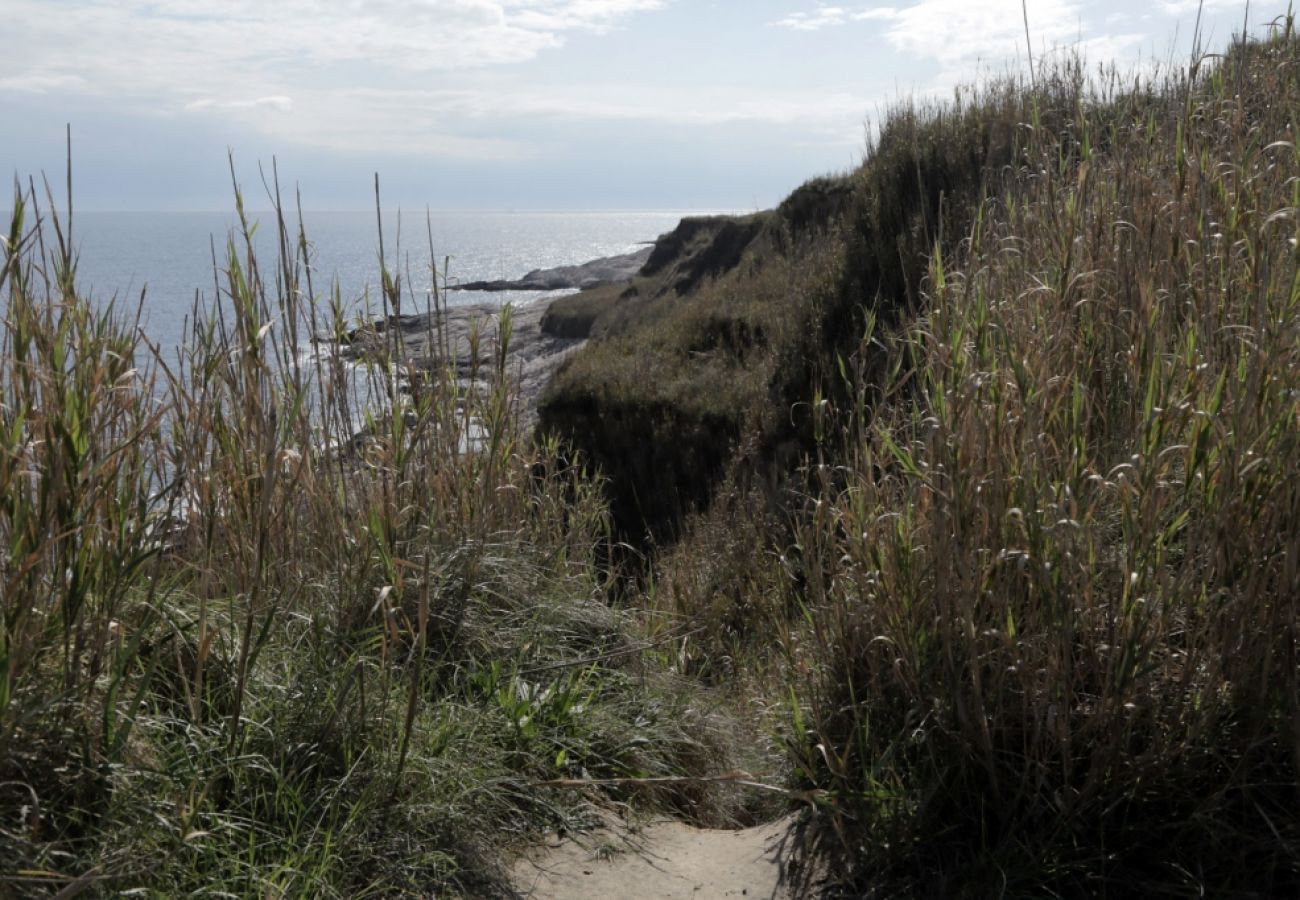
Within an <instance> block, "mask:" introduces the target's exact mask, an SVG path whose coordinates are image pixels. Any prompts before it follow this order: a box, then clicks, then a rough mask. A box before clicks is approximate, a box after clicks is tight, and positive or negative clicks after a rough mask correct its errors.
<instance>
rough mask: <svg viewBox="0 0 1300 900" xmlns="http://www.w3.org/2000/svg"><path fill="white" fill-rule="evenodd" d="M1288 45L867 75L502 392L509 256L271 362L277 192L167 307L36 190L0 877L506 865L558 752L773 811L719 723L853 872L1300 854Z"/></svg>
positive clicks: (294, 874)
mask: <svg viewBox="0 0 1300 900" xmlns="http://www.w3.org/2000/svg"><path fill="white" fill-rule="evenodd" d="M1297 72H1300V37H1297V35H1296V33H1295V30H1294V20H1293V18H1292V17H1291V16H1290V15H1287V16H1285V17H1283V18H1281V19H1279V20H1278V21H1277V22H1276V23H1275V27H1274V28H1273V29H1272V30H1270V32H1269V33H1268V34H1266V35H1262V36H1260V37H1259V39H1257V40H1247V39H1245V38H1242V39H1240V40H1238V41H1236V42H1234V43H1233V45H1232V46H1231V47H1230V48H1228V49H1227V50H1226V51H1225V52H1224V53H1222V54H1219V55H1212V54H1205V53H1202V52H1200V51H1198V52H1197V53H1196V54H1195V56H1194V58H1193V60H1192V63H1191V65H1190V66H1189V68H1188V69H1186V70H1170V71H1158V72H1148V71H1144V72H1143V73H1141V74H1140V75H1131V76H1124V75H1121V74H1118V73H1115V72H1111V71H1105V70H1100V71H1097V72H1089V71H1088V70H1086V69H1085V67H1084V64H1083V63H1082V62H1081V61H1077V60H1076V61H1064V62H1061V63H1059V64H1057V65H1056V67H1055V68H1051V67H1040V68H1039V69H1038V70H1036V71H1035V72H1034V73H1033V78H1032V81H1031V82H1029V83H1025V82H1023V81H1019V80H1011V79H1007V80H1001V81H994V82H992V83H989V84H987V85H984V86H981V87H979V88H977V89H962V90H959V91H958V92H957V93H956V94H955V95H954V96H953V97H952V98H951V99H949V100H947V101H945V102H938V101H936V102H934V103H931V104H914V103H905V104H902V105H900V106H898V107H897V108H895V109H894V110H892V111H891V112H890V113H889V115H888V116H887V118H886V121H885V122H884V123H883V124H882V127H881V130H880V134H879V138H878V139H877V140H876V141H875V142H874V144H873V146H872V147H870V148H869V152H868V154H867V157H866V159H865V161H864V163H863V164H862V166H861V167H860V168H858V169H857V170H855V171H853V172H851V173H847V174H843V175H839V176H834V177H828V178H820V179H816V180H814V181H811V182H809V183H808V184H807V185H805V186H804V187H803V188H801V189H800V190H798V191H796V192H795V193H794V194H793V195H792V196H791V197H790V198H789V199H788V200H787V201H785V203H783V204H782V205H781V206H780V207H779V208H778V209H776V210H773V211H771V212H768V213H762V214H757V215H755V216H750V217H743V218H714V219H692V220H686V221H684V222H683V223H682V225H681V226H680V227H679V228H678V229H677V230H676V231H675V232H673V233H672V234H670V235H667V236H665V237H664V238H662V239H661V240H660V242H659V243H658V245H657V247H656V249H655V252H654V254H653V256H652V258H651V262H650V264H648V265H647V267H646V268H645V269H644V270H643V271H642V273H641V274H640V275H639V276H638V277H637V278H636V279H635V280H634V281H633V282H632V284H631V285H629V286H627V287H623V288H618V289H610V288H605V289H602V290H601V291H599V292H594V293H585V294H579V295H577V296H575V297H573V298H569V299H566V300H564V301H561V302H559V303H557V304H556V305H555V306H554V307H553V308H552V311H551V313H550V314H549V315H548V326H547V327H548V328H551V329H552V330H553V331H556V332H557V333H564V334H568V335H577V334H585V335H590V336H591V338H592V340H591V341H590V342H589V343H588V345H587V346H586V347H585V348H584V350H582V351H581V352H579V353H578V354H576V355H575V356H573V357H572V358H571V359H570V360H569V362H567V363H566V364H565V366H564V368H563V369H562V370H561V371H560V373H559V375H558V376H557V378H556V380H555V382H554V383H553V384H552V386H551V388H550V390H549V392H548V393H547V395H546V397H545V398H544V400H543V403H542V407H541V410H540V425H539V427H538V431H537V433H536V434H535V435H526V434H524V433H522V432H521V431H520V430H519V428H518V427H517V425H516V419H515V415H514V410H515V406H514V401H513V398H512V394H511V389H510V385H509V379H508V377H507V376H508V373H507V372H505V371H504V367H502V366H501V365H500V362H499V361H500V359H502V358H503V357H502V355H501V353H502V348H501V343H502V342H504V341H508V339H509V338H508V335H509V328H508V320H509V313H508V312H506V313H504V314H503V317H502V322H501V328H500V331H499V333H497V334H491V335H483V336H482V338H481V339H482V343H483V347H484V348H485V353H484V363H483V365H484V366H485V367H486V371H487V376H488V377H486V378H478V379H473V380H474V381H477V382H479V383H486V384H488V385H489V386H490V387H489V389H488V390H486V391H484V390H475V391H469V390H466V389H464V388H462V387H458V384H463V383H464V382H463V381H461V382H458V381H457V379H456V378H455V377H441V375H440V373H438V372H432V373H423V374H421V373H417V372H415V371H414V369H413V367H412V365H411V364H410V363H409V361H408V360H406V359H405V358H404V357H403V351H402V346H401V343H400V341H399V340H397V339H396V338H393V341H392V345H391V346H388V345H387V344H386V343H385V341H386V338H385V337H384V334H385V333H384V332H377V333H378V334H379V338H378V339H377V340H376V342H375V343H376V346H375V347H372V348H370V350H369V351H368V356H367V360H368V362H367V365H366V366H364V367H363V368H362V369H361V370H359V374H358V373H356V372H354V371H353V370H352V369H351V368H349V366H348V365H347V364H346V363H345V362H344V360H342V359H341V358H340V357H339V356H337V355H336V354H332V353H329V352H326V353H322V354H321V355H320V356H319V358H318V359H316V360H314V361H311V362H310V364H308V363H306V362H304V360H303V359H302V358H301V356H300V355H299V353H298V348H299V347H301V346H303V345H304V343H305V340H304V336H306V335H310V334H314V333H317V332H320V331H322V330H326V331H329V330H332V331H334V332H335V333H339V334H342V333H344V332H345V331H346V328H345V327H344V323H342V322H341V321H338V317H339V315H340V313H339V312H338V311H339V310H340V309H341V307H342V305H343V304H342V299H341V298H339V297H338V296H337V291H334V292H333V296H332V298H331V297H330V294H329V293H328V292H326V294H325V297H326V300H327V301H329V302H328V303H327V304H326V305H330V306H332V307H333V311H332V312H331V314H330V316H329V317H328V318H330V319H331V320H332V321H329V322H318V321H316V318H315V317H316V315H317V313H316V312H315V311H314V309H315V306H314V305H311V304H303V305H301V306H300V305H299V302H298V300H297V299H296V298H298V297H300V296H307V297H316V296H319V294H318V292H317V291H316V290H315V286H313V285H312V284H311V283H310V282H309V280H308V271H309V270H307V269H305V268H304V267H303V256H304V253H305V239H304V238H303V236H302V235H301V234H300V233H298V230H297V229H294V228H291V227H289V226H287V225H286V222H285V218H284V216H283V215H279V216H277V217H276V221H275V223H274V225H275V226H276V228H277V232H278V234H279V238H280V240H279V253H278V256H279V259H278V261H277V263H276V265H275V266H274V270H273V271H266V272H264V271H263V270H262V269H261V268H260V265H259V261H258V260H257V259H256V256H255V254H254V253H253V252H252V248H251V240H250V239H249V237H248V235H249V232H250V231H251V227H252V226H251V225H247V224H246V225H245V228H244V230H243V233H242V234H237V235H235V236H234V238H232V241H231V244H230V246H229V248H228V253H227V255H226V259H225V263H224V265H223V268H222V273H221V274H222V278H223V279H224V281H223V289H222V301H223V302H222V305H221V307H220V310H221V312H220V314H219V315H217V316H216V317H212V316H205V315H204V314H203V311H202V310H201V309H200V310H196V319H195V326H194V328H193V332H192V335H191V339H190V340H189V341H188V343H187V350H186V352H185V354H184V356H183V358H181V359H179V360H174V361H173V360H167V359H165V358H164V357H163V355H161V354H158V353H156V352H155V351H154V350H153V348H150V347H148V346H146V345H144V344H143V343H142V339H141V338H140V337H139V336H138V332H137V330H136V329H135V328H134V327H133V323H132V322H131V321H130V318H129V316H127V315H125V314H124V311H123V309H122V308H121V307H120V305H118V306H114V305H107V304H103V303H99V304H92V303H88V302H87V298H84V297H82V296H81V295H80V294H79V293H78V291H77V287H76V277H75V274H76V273H75V255H74V254H73V252H72V251H71V249H70V248H71V247H72V238H71V234H70V231H71V227H72V214H71V212H70V211H69V212H68V213H66V214H64V215H62V216H57V215H55V214H54V213H53V211H45V212H42V211H40V210H38V209H37V206H36V199H37V195H36V192H35V191H34V190H31V189H28V190H26V191H20V192H19V193H18V195H17V197H16V208H17V212H16V214H15V218H14V224H13V226H12V227H11V229H10V234H9V236H8V238H7V241H6V244H5V257H4V259H5V262H4V268H3V270H0V291H3V292H5V296H6V298H7V299H6V307H5V316H4V323H3V328H4V331H3V335H4V337H3V340H4V347H3V350H4V363H3V365H4V368H3V370H0V392H2V393H0V442H2V443H0V504H3V505H2V506H0V537H2V538H3V545H2V546H0V579H3V580H2V581H0V587H2V588H3V591H4V594H3V612H4V616H5V620H4V633H3V644H0V663H3V665H2V666H0V810H13V811H14V812H5V813H2V814H3V815H4V816H5V818H4V819H3V821H0V858H2V859H3V861H4V866H3V876H2V877H4V878H7V879H8V882H7V886H8V885H10V884H12V885H14V886H15V887H16V888H17V889H18V890H19V891H23V892H30V893H37V892H40V891H45V892H48V893H54V892H55V891H58V890H62V889H76V888H87V889H92V890H95V891H98V892H100V893H104V894H109V893H114V892H120V891H123V890H129V889H139V890H141V891H142V892H145V893H149V892H152V893H157V894H161V893H168V894H173V893H181V894H204V893H218V892H224V893H227V894H238V895H244V894H249V895H252V894H259V895H273V896H283V895H305V896H320V895H326V896H330V895H332V896H366V895H373V896H381V895H382V896H387V895H396V894H402V893H410V894H419V893H431V892H434V891H437V892H444V893H445V892H457V891H459V892H461V893H464V894H468V895H472V896H481V895H491V894H492V893H493V892H494V891H500V890H504V885H503V884H502V882H501V881H500V868H499V862H500V860H501V859H502V858H503V857H502V854H503V853H504V852H506V850H507V849H508V848H509V847H510V846H511V845H518V844H522V843H524V842H526V841H527V840H528V839H529V836H530V835H535V834H536V832H537V831H538V830H539V829H540V828H542V827H544V826H546V825H573V824H576V823H580V822H581V820H582V817H583V816H584V815H585V810H588V809H589V808H590V807H589V805H588V804H590V803H592V802H595V803H604V804H609V803H613V802H622V801H635V802H636V803H637V804H639V805H641V806H652V807H656V808H660V809H672V810H674V811H676V812H678V813H679V814H682V815H686V816H689V817H691V818H693V819H695V820H696V821H699V822H707V823H723V822H736V821H744V820H746V819H752V818H754V817H756V816H760V815H763V814H766V813H771V812H773V811H774V810H773V809H772V808H771V807H766V808H765V807H763V806H762V805H761V804H760V802H759V801H758V800H756V799H753V798H749V797H745V796H737V795H736V793H735V792H734V789H732V790H731V791H730V792H727V791H721V790H717V789H713V788H708V787H706V786H705V785H706V781H705V779H707V776H710V775H718V774H721V773H723V772H726V771H727V770H729V769H732V768H735V767H741V766H744V767H749V768H751V770H752V771H753V772H757V773H759V774H761V775H763V776H767V777H769V780H771V781H773V782H780V781H782V780H784V782H785V784H786V786H788V787H789V788H790V789H791V791H790V796H792V797H796V798H799V800H800V801H801V807H800V808H801V810H802V816H803V822H804V824H805V825H806V826H807V827H806V828H804V829H802V830H801V831H800V832H798V834H799V835H800V837H801V838H802V840H801V843H800V847H799V849H800V852H801V853H803V854H805V855H806V856H807V857H809V860H810V861H811V862H813V863H817V864H819V865H812V866H803V867H799V868H798V869H797V871H799V872H803V873H806V874H810V875H811V873H821V874H822V875H824V876H825V878H826V884H825V885H822V886H823V887H826V888H827V890H829V891H834V892H838V893H839V894H842V895H844V896H872V897H875V896H879V897H909V896H910V897H934V896H944V897H949V896H951V897H989V896H1000V897H1042V896H1056V897H1094V896H1114V897H1137V896H1142V897H1146V896H1168V897H1197V896H1215V897H1242V898H1264V897H1278V896H1292V895H1295V894H1296V893H1297V892H1300V812H1298V811H1300V788H1298V787H1297V785H1300V662H1298V659H1300V634H1298V633H1297V628H1298V627H1300V626H1298V625H1297V622H1298V621H1300V609H1297V602H1298V600H1297V598H1300V542H1298V541H1297V535H1300V468H1298V467H1297V463H1296V460H1300V251H1298V250H1297V240H1298V239H1300V218H1298V214H1297V209H1298V208H1300V152H1298V151H1297V143H1296V130H1297V126H1298V125H1300V123H1298V122H1297V111H1300V78H1297ZM25 217H35V218H36V220H37V221H38V224H39V226H40V227H34V226H33V225H32V223H31V221H30V220H29V219H27V218H25ZM380 282H381V285H382V296H381V297H380V301H381V303H382V304H383V310H382V312H383V313H385V314H387V313H390V312H392V313H397V312H401V309H400V307H401V305H402V303H403V302H404V301H403V298H404V297H405V296H406V294H405V288H404V286H403V284H402V283H401V281H400V280H398V279H395V278H393V277H391V276H390V274H389V271H388V269H387V268H386V267H384V265H383V262H382V260H381V263H380ZM405 302H407V303H408V305H409V298H408V299H407V300H406V301H405ZM389 398H395V399H391V400H390V399H389ZM588 464H589V465H590V466H591V467H592V468H593V470H599V473H600V474H599V477H597V476H595V475H591V474H589V473H588V472H587V471H586V470H585V468H584V467H585V466H586V465H588ZM732 709H744V710H746V711H747V715H746V718H748V719H749V720H750V721H751V722H757V724H758V725H759V726H760V727H761V728H762V729H765V730H766V731H767V732H768V733H770V736H771V737H772V742H774V743H776V742H779V745H780V747H781V748H782V749H783V756H784V762H774V761H773V759H772V757H771V755H770V754H767V753H766V751H764V750H763V749H762V748H763V747H764V745H765V742H764V741H763V740H761V739H760V740H751V739H750V738H749V737H746V738H745V739H744V740H737V739H736V738H735V737H734V730H735V728H737V727H738V726H737V725H736V724H735V721H734V718H733V717H731V716H730V715H729V714H728V712H727V711H728V710H732ZM749 747H758V748H759V749H758V750H752V751H751V750H748V749H747V748H749ZM744 753H748V754H749V758H745V756H744V755H743V754H744ZM657 775H672V776H684V777H683V778H680V779H678V780H675V781H671V782H670V785H671V786H669V787H665V786H664V784H663V783H662V782H656V783H653V789H652V785H651V784H648V783H646V782H645V778H646V777H647V776H657ZM610 776H613V777H615V778H617V779H620V780H619V782H618V784H617V785H616V786H605V787H601V788H598V787H597V786H595V785H591V784H589V782H591V781H594V780H597V779H600V778H602V777H610ZM560 780H567V781H569V782H570V783H572V782H579V783H588V784H586V785H585V787H583V788H582V789H581V790H574V789H571V788H566V787H557V786H556V784H555V783H556V782H557V781H560ZM638 782H640V783H639V784H638ZM804 887H805V889H806V892H808V893H811V892H812V891H813V890H814V888H816V887H817V885H816V884H813V883H809V884H806V885H805V886H804Z"/></svg>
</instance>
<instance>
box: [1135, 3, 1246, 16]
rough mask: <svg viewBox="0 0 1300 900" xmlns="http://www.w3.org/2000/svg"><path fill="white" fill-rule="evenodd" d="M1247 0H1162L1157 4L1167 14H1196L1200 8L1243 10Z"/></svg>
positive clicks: (1206, 9) (1206, 10)
mask: <svg viewBox="0 0 1300 900" xmlns="http://www.w3.org/2000/svg"><path fill="white" fill-rule="evenodd" d="M1244 4H1245V0H1160V2H1159V3H1158V4H1156V5H1157V6H1159V7H1160V11H1161V12H1163V13H1164V14H1165V15H1167V16H1186V15H1189V14H1190V15H1195V14H1196V11H1197V10H1198V9H1203V10H1204V11H1205V12H1218V11H1222V10H1241V9H1243V8H1244Z"/></svg>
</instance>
